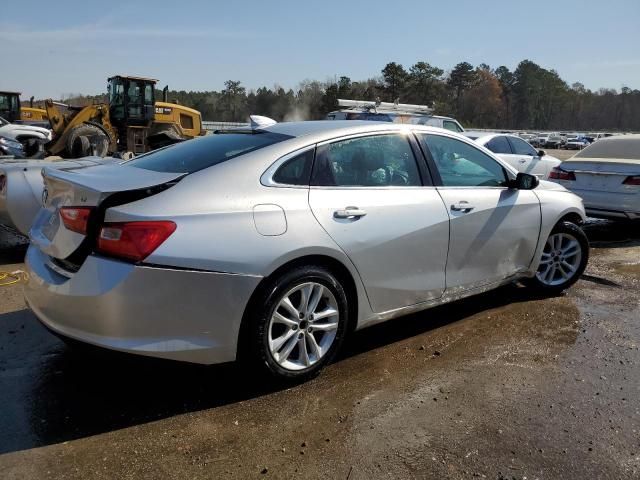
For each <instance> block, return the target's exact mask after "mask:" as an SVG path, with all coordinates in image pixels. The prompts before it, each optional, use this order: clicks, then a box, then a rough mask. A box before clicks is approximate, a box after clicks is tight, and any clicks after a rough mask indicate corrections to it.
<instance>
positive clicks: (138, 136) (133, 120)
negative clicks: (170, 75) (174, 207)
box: [45, 75, 206, 158]
mask: <svg viewBox="0 0 640 480" xmlns="http://www.w3.org/2000/svg"><path fill="white" fill-rule="evenodd" d="M157 82H158V81H157V80H155V79H152V78H143V77H131V76H126V75H116V76H113V77H111V78H109V79H108V103H106V104H105V103H99V104H94V105H87V106H85V107H72V106H69V105H65V104H62V103H59V102H54V101H53V100H51V99H49V100H46V101H45V109H46V114H47V117H48V119H49V123H50V125H51V129H52V130H53V140H52V141H51V142H49V143H48V144H47V146H46V149H47V152H48V153H49V155H61V156H63V157H65V158H80V157H85V156H89V155H97V156H100V157H104V156H106V155H115V156H120V157H121V158H130V157H131V156H133V155H137V154H140V153H145V152H148V151H150V150H155V149H156V148H160V147H164V146H166V145H171V144H173V143H177V142H181V141H183V140H188V139H190V138H194V137H197V136H200V135H204V134H205V133H206V131H205V130H204V128H203V127H202V115H200V112H199V111H197V110H194V109H192V108H188V107H185V106H183V105H178V104H175V103H168V102H167V92H168V87H165V88H164V90H163V100H164V101H162V102H156V101H155V85H156V83H157ZM60 107H63V108H64V110H65V111H62V110H61V109H60Z"/></svg>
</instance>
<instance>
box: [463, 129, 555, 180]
mask: <svg viewBox="0 0 640 480" xmlns="http://www.w3.org/2000/svg"><path fill="white" fill-rule="evenodd" d="M467 136H468V137H469V138H471V139H472V140H475V141H476V143H478V144H480V145H482V146H483V147H485V148H487V149H489V150H491V151H492V152H493V153H495V154H496V155H498V157H500V158H501V159H502V160H504V161H505V162H507V163H509V165H511V166H512V167H513V168H515V169H516V170H518V171H519V172H523V173H530V174H531V175H535V176H536V177H538V178H542V179H547V178H549V174H550V173H551V170H552V169H553V168H554V167H557V166H558V165H560V163H562V162H561V161H560V160H558V159H557V158H555V157H552V156H551V155H547V154H546V153H545V151H544V150H536V149H535V148H533V147H532V146H531V145H530V144H529V143H527V142H525V141H524V140H523V139H521V138H520V137H518V136H516V135H508V134H504V133H492V134H489V135H487V134H486V133H480V132H475V133H474V132H470V133H468V134H467Z"/></svg>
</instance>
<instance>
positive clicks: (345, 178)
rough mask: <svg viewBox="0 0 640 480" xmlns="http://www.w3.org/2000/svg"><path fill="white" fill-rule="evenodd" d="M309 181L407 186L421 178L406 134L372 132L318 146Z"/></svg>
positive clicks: (354, 185) (330, 184)
mask: <svg viewBox="0 0 640 480" xmlns="http://www.w3.org/2000/svg"><path fill="white" fill-rule="evenodd" d="M312 185H318V186H338V187H388V186H398V187H408V186H418V185H422V182H421V180H420V174H419V173H418V166H417V164H416V159H415V157H414V155H413V150H412V149H411V145H410V144H409V140H408V139H407V137H406V136H405V135H374V136H370V137H359V138H352V139H348V140H341V141H338V142H334V143H330V144H327V145H322V146H320V147H318V149H317V151H316V161H315V164H314V172H313V178H312Z"/></svg>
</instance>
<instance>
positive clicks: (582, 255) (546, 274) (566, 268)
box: [531, 222, 589, 293]
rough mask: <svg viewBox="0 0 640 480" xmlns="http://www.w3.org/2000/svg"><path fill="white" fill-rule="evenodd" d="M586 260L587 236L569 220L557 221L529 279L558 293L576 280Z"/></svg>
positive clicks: (587, 258)
mask: <svg viewBox="0 0 640 480" xmlns="http://www.w3.org/2000/svg"><path fill="white" fill-rule="evenodd" d="M588 260H589V240H588V239H587V236H586V235H585V234H584V232H583V231H582V229H581V228H580V227H579V226H578V225H576V224H575V223H571V222H560V223H558V225H556V226H555V227H554V229H553V230H552V231H551V234H550V235H549V238H547V241H546V243H545V245H544V249H543V251H542V258H541V260H540V265H539V266H538V271H537V272H536V275H535V277H533V278H532V279H531V280H532V283H533V286H535V287H536V288H538V289H540V290H542V291H545V292H548V293H560V292H561V291H563V290H565V289H567V288H569V287H570V286H571V285H573V284H574V283H575V282H577V281H578V279H579V278H580V276H581V275H582V273H583V272H584V269H585V268H586V267H587V261H588Z"/></svg>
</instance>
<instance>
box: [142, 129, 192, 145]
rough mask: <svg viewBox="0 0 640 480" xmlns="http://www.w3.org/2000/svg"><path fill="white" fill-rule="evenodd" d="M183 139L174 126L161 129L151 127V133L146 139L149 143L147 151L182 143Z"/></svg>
mask: <svg viewBox="0 0 640 480" xmlns="http://www.w3.org/2000/svg"><path fill="white" fill-rule="evenodd" d="M184 140H185V138H183V137H182V136H180V133H179V132H178V131H177V129H176V128H175V127H174V126H167V127H162V128H157V127H155V128H154V126H152V127H151V132H150V133H149V136H148V137H147V142H148V143H149V149H151V150H155V149H157V148H162V147H166V146H168V145H173V144H174V143H180V142H183V141H184Z"/></svg>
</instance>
